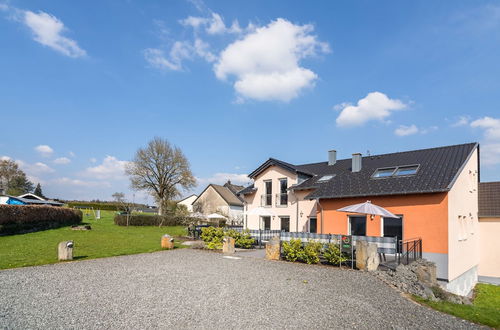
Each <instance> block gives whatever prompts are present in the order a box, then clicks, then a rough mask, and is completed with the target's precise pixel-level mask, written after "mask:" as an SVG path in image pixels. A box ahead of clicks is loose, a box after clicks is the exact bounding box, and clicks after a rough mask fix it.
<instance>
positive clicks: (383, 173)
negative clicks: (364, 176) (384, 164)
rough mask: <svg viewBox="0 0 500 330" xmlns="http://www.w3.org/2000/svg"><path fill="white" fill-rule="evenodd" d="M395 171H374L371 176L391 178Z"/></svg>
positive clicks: (392, 169)
mask: <svg viewBox="0 0 500 330" xmlns="http://www.w3.org/2000/svg"><path fill="white" fill-rule="evenodd" d="M395 170H396V168H395V167H392V168H381V169H378V170H376V171H375V173H373V175H372V176H373V177H374V178H386V177H389V176H392V174H393V173H394V171H395Z"/></svg>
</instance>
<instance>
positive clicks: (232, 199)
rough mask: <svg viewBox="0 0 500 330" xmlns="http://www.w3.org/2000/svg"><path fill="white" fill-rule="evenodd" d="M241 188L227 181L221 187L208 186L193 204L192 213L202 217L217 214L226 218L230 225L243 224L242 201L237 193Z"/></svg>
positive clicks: (215, 185)
mask: <svg viewBox="0 0 500 330" xmlns="http://www.w3.org/2000/svg"><path fill="white" fill-rule="evenodd" d="M243 188H244V187H243V186H238V185H234V184H232V183H231V181H227V182H226V183H225V184H224V185H223V186H220V185H217V184H209V185H208V186H207V187H206V188H205V190H203V192H202V193H201V194H200V195H199V196H198V197H197V198H196V200H195V201H194V202H193V211H194V212H200V213H202V214H204V215H209V214H211V213H219V214H221V215H223V216H225V217H226V218H227V220H228V221H227V222H228V223H230V224H241V223H242V222H243V200H242V199H241V198H240V197H238V195H237V193H238V191H240V190H242V189H243Z"/></svg>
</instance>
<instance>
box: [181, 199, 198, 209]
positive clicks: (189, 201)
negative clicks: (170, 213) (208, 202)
mask: <svg viewBox="0 0 500 330" xmlns="http://www.w3.org/2000/svg"><path fill="white" fill-rule="evenodd" d="M197 197H198V196H196V195H192V196H189V197H188V198H186V199H184V200H182V201H180V202H179V203H178V204H182V205H186V207H187V209H188V211H189V212H193V202H194V201H195V200H196V198H197Z"/></svg>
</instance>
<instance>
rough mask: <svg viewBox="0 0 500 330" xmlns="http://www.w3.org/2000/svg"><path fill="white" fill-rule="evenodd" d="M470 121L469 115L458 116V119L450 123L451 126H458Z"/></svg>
mask: <svg viewBox="0 0 500 330" xmlns="http://www.w3.org/2000/svg"><path fill="white" fill-rule="evenodd" d="M469 122H470V116H459V117H458V119H457V120H456V121H455V122H454V123H453V124H451V126H452V127H460V126H465V125H468V124H469Z"/></svg>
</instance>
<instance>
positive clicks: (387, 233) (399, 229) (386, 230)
mask: <svg viewBox="0 0 500 330" xmlns="http://www.w3.org/2000/svg"><path fill="white" fill-rule="evenodd" d="M382 230H383V231H382V234H383V236H384V237H396V238H397V240H398V242H399V241H400V240H402V239H403V217H398V218H384V220H383V228H382ZM397 246H398V247H399V244H398V245H397Z"/></svg>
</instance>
